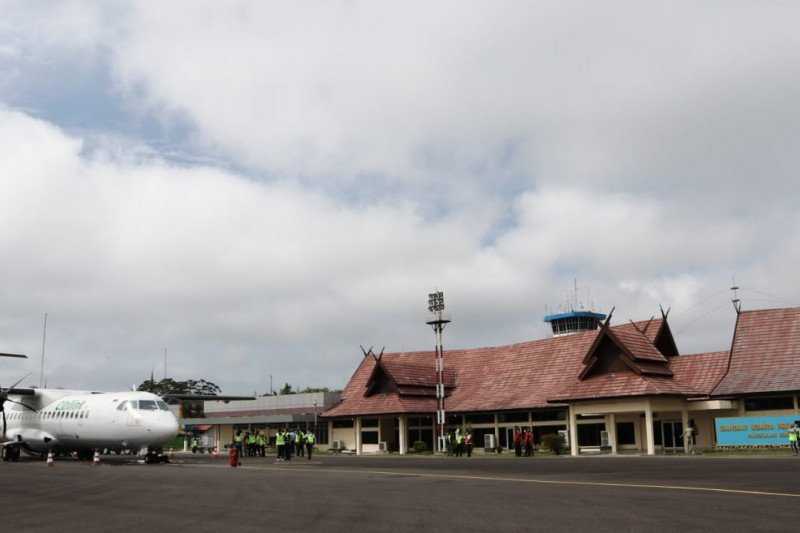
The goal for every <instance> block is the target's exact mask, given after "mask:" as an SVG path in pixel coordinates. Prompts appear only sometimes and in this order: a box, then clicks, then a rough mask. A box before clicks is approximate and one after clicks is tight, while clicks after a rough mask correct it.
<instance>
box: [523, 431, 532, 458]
mask: <svg viewBox="0 0 800 533" xmlns="http://www.w3.org/2000/svg"><path fill="white" fill-rule="evenodd" d="M531 455H533V431H531V430H525V457H530V456H531Z"/></svg>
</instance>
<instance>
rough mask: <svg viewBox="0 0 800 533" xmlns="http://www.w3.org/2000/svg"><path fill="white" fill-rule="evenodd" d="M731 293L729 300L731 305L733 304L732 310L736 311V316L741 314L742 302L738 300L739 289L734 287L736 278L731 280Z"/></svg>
mask: <svg viewBox="0 0 800 533" xmlns="http://www.w3.org/2000/svg"><path fill="white" fill-rule="evenodd" d="M731 281H732V284H731V291H733V298H731V303H732V304H733V308H734V309H735V310H736V314H737V315H738V314H739V313H741V312H742V301H741V300H740V299H739V287H738V286H737V285H736V276H733V277H732V278H731Z"/></svg>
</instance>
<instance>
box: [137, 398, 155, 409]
mask: <svg viewBox="0 0 800 533" xmlns="http://www.w3.org/2000/svg"><path fill="white" fill-rule="evenodd" d="M139 409H140V410H142V411H156V410H157V409H158V406H157V405H156V402H155V400H139Z"/></svg>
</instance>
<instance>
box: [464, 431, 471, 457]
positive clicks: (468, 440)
mask: <svg viewBox="0 0 800 533" xmlns="http://www.w3.org/2000/svg"><path fill="white" fill-rule="evenodd" d="M464 445H465V446H466V448H467V457H472V432H471V431H467V434H466V435H465V436H464Z"/></svg>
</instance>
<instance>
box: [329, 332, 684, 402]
mask: <svg viewBox="0 0 800 533" xmlns="http://www.w3.org/2000/svg"><path fill="white" fill-rule="evenodd" d="M648 322H651V323H650V324H649V326H648V327H646V328H645V325H646V324H647V323H648ZM660 322H661V321H660V320H658V321H656V320H653V321H644V322H638V323H637V325H638V326H639V327H640V328H641V330H642V331H644V333H642V332H640V331H638V330H636V329H635V328H633V327H632V326H631V324H623V325H620V326H614V327H612V328H611V331H612V332H613V333H614V334H618V333H619V332H620V331H621V333H619V335H618V337H619V338H621V339H620V340H621V342H623V343H624V344H625V346H626V347H628V349H629V350H630V351H631V352H632V353H633V354H634V355H635V356H639V357H638V358H637V359H638V360H637V364H638V365H639V366H640V367H641V368H643V369H645V371H650V372H651V373H660V374H664V373H667V374H668V373H669V370H668V366H667V365H668V361H667V359H666V358H665V357H663V356H662V355H661V354H660V353H659V352H658V350H656V349H655V348H653V347H652V344H649V348H648V345H647V344H648V339H649V338H648V337H647V336H646V335H647V334H648V333H649V334H651V335H653V337H655V335H656V334H657V332H658V328H659V327H660ZM629 329H630V331H628V330H629ZM598 334H599V331H588V332H584V333H576V334H574V335H566V336H563V337H553V338H549V339H540V340H534V341H529V342H523V343H519V344H512V345H509V346H497V347H488V348H475V349H467V350H448V351H446V352H445V368H446V369H447V370H448V371H449V372H453V376H454V378H455V380H456V383H457V386H456V387H455V388H454V389H452V390H451V391H450V394H449V396H448V397H447V399H446V402H445V405H446V408H447V410H448V411H455V412H468V411H483V410H496V409H521V408H532V407H545V406H548V405H549V404H548V399H550V398H551V397H553V396H554V395H556V394H558V393H561V392H563V391H564V390H565V389H566V388H567V387H569V386H571V385H572V384H573V382H574V381H575V379H576V376H578V374H579V373H580V372H581V370H582V369H583V365H584V363H583V359H584V357H585V355H586V353H587V351H588V350H589V348H590V347H591V346H592V344H593V343H594V341H595V339H596V338H597V336H598ZM377 364H378V363H377V361H376V360H375V358H373V357H365V358H364V359H363V360H362V361H361V364H360V365H359V367H358V369H357V370H356V372H355V373H354V374H353V377H352V378H351V379H350V382H349V383H348V384H347V386H346V387H345V389H344V391H343V392H342V401H341V403H339V404H338V405H337V406H335V407H333V408H332V409H330V410H329V411H327V412H326V413H325V416H329V417H335V416H355V415H363V414H378V413H387V414H389V413H403V412H432V411H435V410H436V400H435V398H428V397H419V396H416V397H413V398H412V397H411V391H408V390H407V389H406V390H404V388H405V387H404V385H410V384H412V382H413V383H421V384H426V385H427V383H428V382H429V379H430V376H431V375H432V372H433V368H434V353H433V352H430V351H425V352H403V353H386V354H384V355H383V357H382V358H381V360H380V364H381V365H382V366H383V367H384V369H386V370H387V372H388V373H389V374H390V375H391V376H392V377H393V378H394V379H395V380H396V382H397V383H398V385H400V387H399V391H398V392H394V393H387V394H374V395H371V396H368V395H367V390H366V386H367V384H368V382H369V380H370V378H371V376H372V373H373V371H374V369H375V366H376V365H377ZM650 367H653V368H650ZM426 369H430V370H426ZM663 369H666V372H664V371H663ZM664 379H668V378H664ZM401 382H403V383H401ZM668 388H669V385H668V384H663V385H661V386H660V389H659V390H664V391H666V390H667V389H668ZM681 391H684V389H681Z"/></svg>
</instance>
